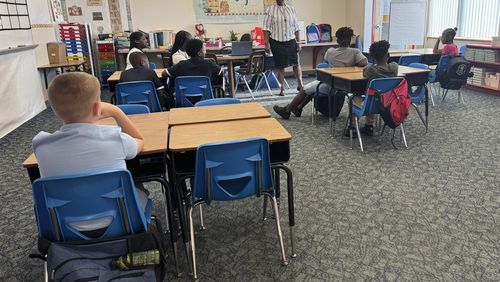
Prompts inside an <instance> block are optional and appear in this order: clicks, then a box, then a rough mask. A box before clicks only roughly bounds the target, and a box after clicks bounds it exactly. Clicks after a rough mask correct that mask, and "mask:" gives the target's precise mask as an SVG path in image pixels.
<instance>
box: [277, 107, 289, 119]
mask: <svg viewBox="0 0 500 282" xmlns="http://www.w3.org/2000/svg"><path fill="white" fill-rule="evenodd" d="M273 110H274V112H276V113H277V114H278V115H280V116H281V117H282V118H283V119H289V118H290V112H288V111H287V110H286V108H285V107H280V106H278V105H274V107H273Z"/></svg>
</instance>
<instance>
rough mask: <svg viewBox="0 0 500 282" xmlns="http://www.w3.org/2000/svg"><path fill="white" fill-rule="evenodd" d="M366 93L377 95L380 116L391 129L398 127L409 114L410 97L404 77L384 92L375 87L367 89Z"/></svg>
mask: <svg viewBox="0 0 500 282" xmlns="http://www.w3.org/2000/svg"><path fill="white" fill-rule="evenodd" d="M367 93H368V95H377V96H378V97H379V99H380V105H379V110H380V116H381V117H382V119H383V120H384V122H385V124H386V125H387V126H388V127H390V128H392V129H394V128H396V127H398V126H399V125H400V124H402V123H403V122H404V121H405V120H406V118H407V117H408V115H410V108H411V97H410V95H409V94H408V82H407V81H406V79H403V80H402V81H401V83H399V85H398V86H396V87H394V88H393V89H391V90H389V91H387V92H385V93H380V92H378V91H376V90H375V89H368V92H367Z"/></svg>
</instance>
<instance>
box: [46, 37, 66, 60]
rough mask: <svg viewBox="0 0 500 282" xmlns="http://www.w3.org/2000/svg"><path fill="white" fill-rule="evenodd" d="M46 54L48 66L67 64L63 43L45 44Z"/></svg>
mask: <svg viewBox="0 0 500 282" xmlns="http://www.w3.org/2000/svg"><path fill="white" fill-rule="evenodd" d="M47 54H48V56H49V63H50V64H60V63H65V62H67V58H66V45H65V44H64V43H58V42H49V43H47Z"/></svg>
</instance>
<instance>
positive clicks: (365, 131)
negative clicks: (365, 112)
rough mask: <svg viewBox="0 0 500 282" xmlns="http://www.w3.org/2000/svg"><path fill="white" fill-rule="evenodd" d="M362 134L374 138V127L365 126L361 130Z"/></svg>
mask: <svg viewBox="0 0 500 282" xmlns="http://www.w3.org/2000/svg"><path fill="white" fill-rule="evenodd" d="M361 132H362V133H363V134H365V135H366V136H373V125H370V124H365V127H363V128H361Z"/></svg>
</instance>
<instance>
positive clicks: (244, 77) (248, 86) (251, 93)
mask: <svg viewBox="0 0 500 282" xmlns="http://www.w3.org/2000/svg"><path fill="white" fill-rule="evenodd" d="M243 81H245V85H246V86H247V88H248V91H250V95H252V99H253V100H255V97H254V96H253V92H252V89H251V88H250V85H248V81H247V78H246V76H243Z"/></svg>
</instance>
